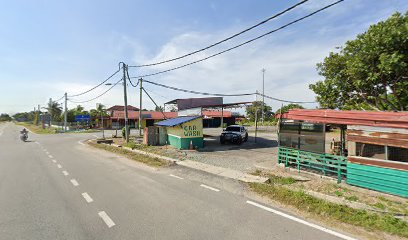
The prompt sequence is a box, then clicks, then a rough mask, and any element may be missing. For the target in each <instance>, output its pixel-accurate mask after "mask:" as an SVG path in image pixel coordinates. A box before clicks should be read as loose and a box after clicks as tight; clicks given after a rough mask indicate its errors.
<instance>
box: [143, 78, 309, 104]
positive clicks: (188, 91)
mask: <svg viewBox="0 0 408 240" xmlns="http://www.w3.org/2000/svg"><path fill="white" fill-rule="evenodd" d="M143 82H147V83H150V84H153V85H156V86H159V87H163V88H167V89H171V90H175V91H180V92H185V93H193V94H198V95H207V96H218V97H238V96H252V95H260V96H264V97H265V98H269V99H272V100H275V101H279V102H285V103H315V102H302V101H291V100H285V99H279V98H275V97H271V96H268V95H264V94H261V93H257V92H255V93H238V94H220V93H207V92H198V91H192V90H186V89H181V88H176V87H171V86H167V85H164V84H160V83H155V82H152V81H148V80H143Z"/></svg>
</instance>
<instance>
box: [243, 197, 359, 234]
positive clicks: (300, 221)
mask: <svg viewBox="0 0 408 240" xmlns="http://www.w3.org/2000/svg"><path fill="white" fill-rule="evenodd" d="M246 202H247V203H248V204H251V205H253V206H255V207H259V208H261V209H263V210H266V211H268V212H271V213H275V214H277V215H279V216H282V217H285V218H288V219H290V220H293V221H295V222H298V223H301V224H304V225H306V226H309V227H312V228H315V229H318V230H320V231H323V232H325V233H328V234H331V235H334V236H336V237H339V238H342V239H346V240H357V239H355V238H352V237H349V236H346V235H344V234H341V233H338V232H335V231H333V230H330V229H328V228H325V227H321V226H319V225H316V224H313V223H310V222H307V221H305V220H302V219H300V218H297V217H294V216H291V215H288V214H286V213H283V212H280V211H278V210H275V209H272V208H269V207H266V206H263V205H261V204H259V203H256V202H252V201H246Z"/></svg>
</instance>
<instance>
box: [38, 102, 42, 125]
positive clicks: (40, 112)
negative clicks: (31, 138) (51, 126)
mask: <svg viewBox="0 0 408 240" xmlns="http://www.w3.org/2000/svg"><path fill="white" fill-rule="evenodd" d="M37 113H38V114H37V126H38V124H39V122H40V113H41V112H40V104H38V110H37Z"/></svg>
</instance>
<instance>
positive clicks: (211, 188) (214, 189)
mask: <svg viewBox="0 0 408 240" xmlns="http://www.w3.org/2000/svg"><path fill="white" fill-rule="evenodd" d="M200 187H203V188H207V189H210V190H212V191H215V192H219V191H220V190H219V189H216V188H213V187H210V186H207V185H205V184H201V185H200Z"/></svg>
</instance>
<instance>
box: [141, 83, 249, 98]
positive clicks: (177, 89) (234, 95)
mask: <svg viewBox="0 0 408 240" xmlns="http://www.w3.org/2000/svg"><path fill="white" fill-rule="evenodd" d="M143 82H147V83H150V84H153V85H156V86H159V87H164V88H168V89H172V90H175V91H180V92H185V93H193V94H199V95H209V96H220V97H238V96H251V95H254V94H255V93H240V94H221V93H207V92H198V91H193V90H186V89H181V88H176V87H171V86H167V85H164V84H160V83H155V82H151V81H148V80H143Z"/></svg>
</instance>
